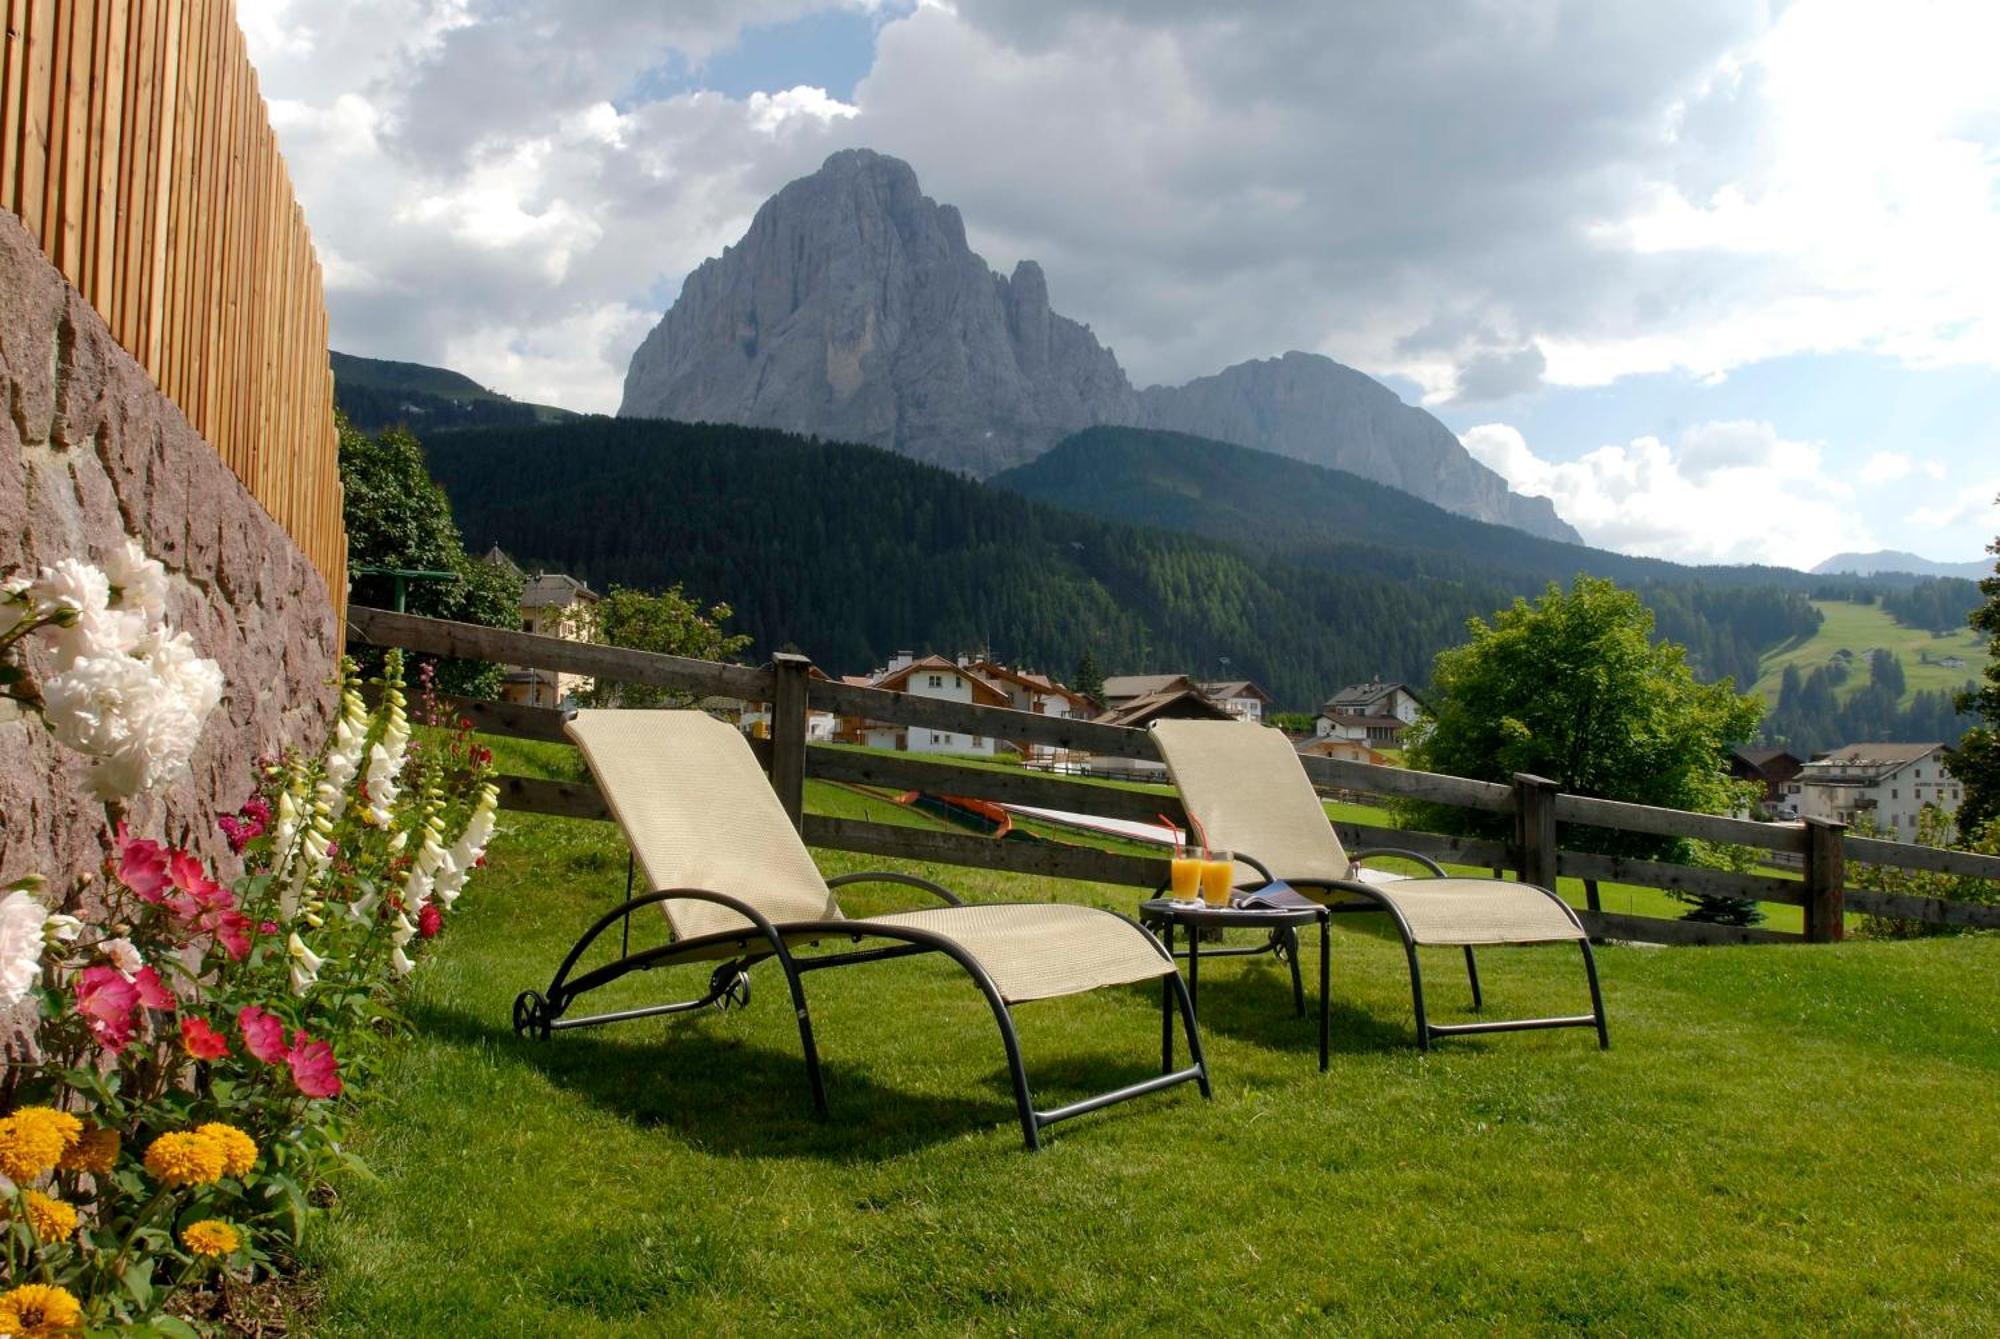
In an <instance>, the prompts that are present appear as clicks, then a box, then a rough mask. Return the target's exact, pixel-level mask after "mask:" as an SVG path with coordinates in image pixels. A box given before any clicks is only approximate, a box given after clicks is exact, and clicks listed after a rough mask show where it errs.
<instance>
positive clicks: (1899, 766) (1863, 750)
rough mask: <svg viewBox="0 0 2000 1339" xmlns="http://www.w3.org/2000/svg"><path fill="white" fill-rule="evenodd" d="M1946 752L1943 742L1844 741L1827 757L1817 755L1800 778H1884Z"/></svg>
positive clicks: (1812, 779)
mask: <svg viewBox="0 0 2000 1339" xmlns="http://www.w3.org/2000/svg"><path fill="white" fill-rule="evenodd" d="M1943 751H1944V745H1943V744H1941V743H1932V744H1896V743H1865V744H1844V745H1842V746H1841V747H1840V748H1837V749H1835V750H1834V751H1833V752H1831V753H1829V754H1826V755H1825V756H1824V757H1819V758H1815V759H1813V760H1812V761H1811V762H1809V763H1807V764H1806V765H1805V766H1804V767H1801V768H1800V769H1799V777H1800V779H1801V780H1805V781H1815V780H1833V779H1835V778H1845V777H1852V778H1856V779H1880V778H1883V777H1886V776H1888V775H1889V774H1890V773H1892V772H1900V771H1902V770H1903V768H1905V767H1908V766H1909V765H1910V764H1911V763H1914V762H1920V761H1922V760H1923V759H1925V758H1928V757H1930V756H1931V755H1932V754H1933V753H1942V752H1943Z"/></svg>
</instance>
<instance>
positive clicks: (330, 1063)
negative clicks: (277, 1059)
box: [285, 1031, 340, 1097]
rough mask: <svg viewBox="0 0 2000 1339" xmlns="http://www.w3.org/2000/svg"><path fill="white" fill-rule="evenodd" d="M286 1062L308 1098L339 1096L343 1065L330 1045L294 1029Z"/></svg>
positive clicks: (294, 1081) (300, 1088)
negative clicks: (335, 1061) (335, 1057)
mask: <svg viewBox="0 0 2000 1339" xmlns="http://www.w3.org/2000/svg"><path fill="white" fill-rule="evenodd" d="M285 1063H286V1064H287V1065H290V1066H291V1069H292V1082H293V1083H295V1084H297V1085H298V1088H299V1091H300V1092H302V1093H304V1094H305V1095H306V1096H307V1097H338V1096H340V1067H339V1066H338V1065H337V1064H335V1063H334V1059H333V1047H332V1045H331V1044H329V1043H327V1042H323V1041H314V1040H313V1039H312V1038H310V1037H308V1036H306V1034H305V1033H304V1032H302V1031H301V1032H295V1033H293V1034H292V1047H291V1049H290V1050H288V1051H286V1052H285Z"/></svg>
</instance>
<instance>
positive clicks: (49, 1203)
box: [0, 1190, 76, 1333]
mask: <svg viewBox="0 0 2000 1339" xmlns="http://www.w3.org/2000/svg"><path fill="white" fill-rule="evenodd" d="M26 1199H27V1201H28V1226H29V1227H32V1228H33V1229H34V1230H35V1240H36V1241H39V1242H42V1243H43V1244H45V1245H46V1244H47V1243H49V1242H52V1241H65V1240H67V1239H68V1237H69V1235H70V1233H72V1232H74V1231H76V1208H75V1206H73V1205H69V1204H64V1203H63V1202H62V1201H61V1200H59V1199H55V1198H53V1197H52V1196H49V1195H44V1194H43V1193H42V1192H41V1191H39V1190H31V1191H29V1192H28V1193H27V1196H26ZM0 1333H5V1331H0Z"/></svg>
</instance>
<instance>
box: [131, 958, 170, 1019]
mask: <svg viewBox="0 0 2000 1339" xmlns="http://www.w3.org/2000/svg"><path fill="white" fill-rule="evenodd" d="M132 989H133V990H134V991H136V992H137V993H138V997H139V1003H141V1004H143V1005H145V1006H146V1007H147V1008H148V1009H165V1010H167V1011H168V1012H172V1011H173V1008H174V1006H175V1005H177V1004H179V1003H180V1001H179V1000H177V999H175V998H174V993H173V992H172V991H171V990H168V989H167V985H166V982H164V981H162V980H160V974H159V973H158V972H157V971H155V970H154V969H153V968H152V966H151V965H148V966H145V967H141V968H140V969H139V970H138V971H136V972H134V973H132Z"/></svg>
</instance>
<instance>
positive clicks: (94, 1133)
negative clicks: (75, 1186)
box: [56, 1125, 118, 1176]
mask: <svg viewBox="0 0 2000 1339" xmlns="http://www.w3.org/2000/svg"><path fill="white" fill-rule="evenodd" d="M56 1165H57V1166H58V1167H60V1168H62V1169H63V1170H64V1171H66V1172H89V1173H90V1174H91V1175H92V1176H107V1175H109V1174H110V1172H111V1169H112V1168H113V1167H116V1166H117V1165H118V1131H116V1130H107V1129H104V1128H103V1127H102V1126H97V1125H93V1126H91V1127H89V1128H88V1129H86V1130H85V1131H84V1132H83V1133H82V1134H81V1135H79V1136H78V1137H77V1141H76V1145H75V1147H73V1148H71V1149H70V1151H69V1152H67V1153H65V1154H63V1156H62V1161H61V1162H59V1163H57V1164H56Z"/></svg>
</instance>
